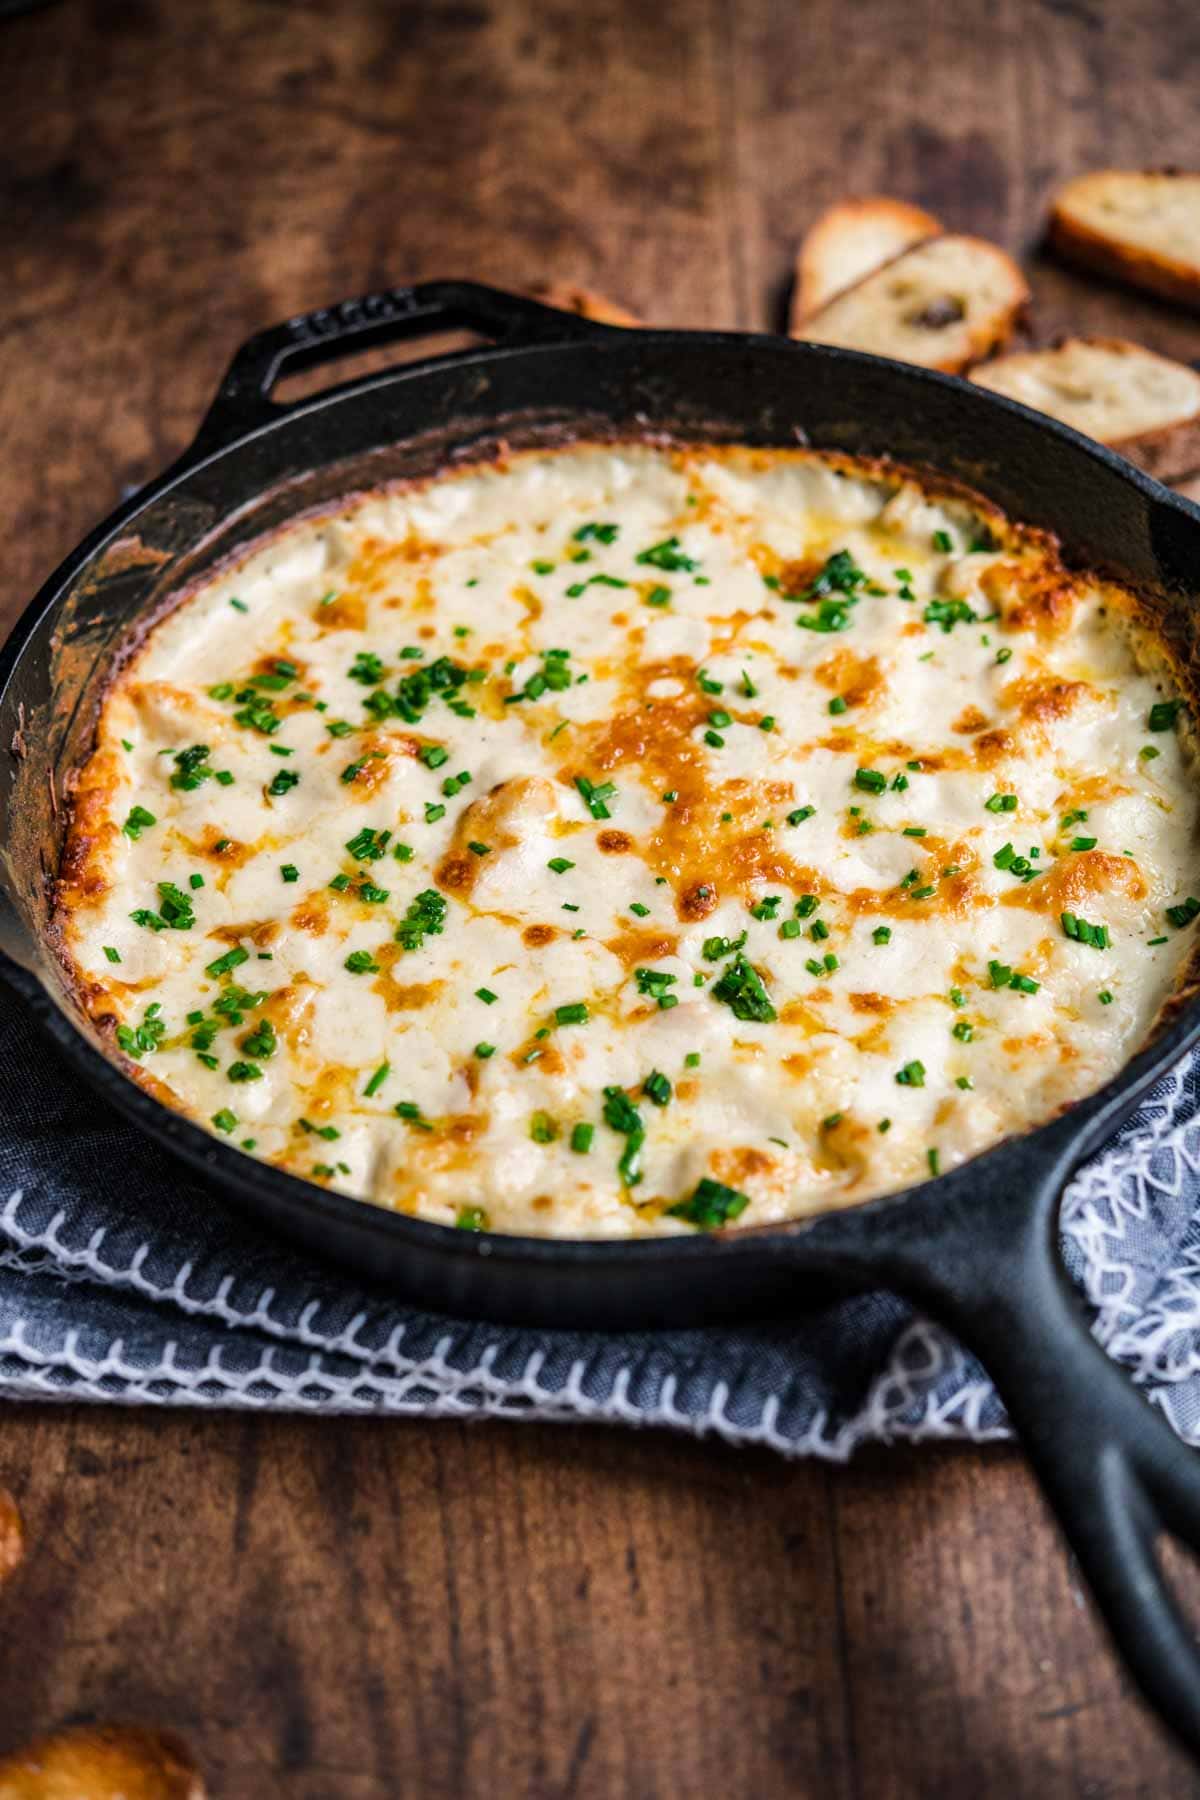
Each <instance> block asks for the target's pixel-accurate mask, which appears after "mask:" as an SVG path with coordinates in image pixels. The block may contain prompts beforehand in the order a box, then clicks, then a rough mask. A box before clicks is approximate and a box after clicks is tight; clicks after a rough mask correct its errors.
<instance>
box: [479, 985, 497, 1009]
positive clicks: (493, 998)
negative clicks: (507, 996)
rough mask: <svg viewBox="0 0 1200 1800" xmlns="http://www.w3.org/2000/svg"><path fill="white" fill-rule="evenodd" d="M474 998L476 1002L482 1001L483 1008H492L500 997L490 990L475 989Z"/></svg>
mask: <svg viewBox="0 0 1200 1800" xmlns="http://www.w3.org/2000/svg"><path fill="white" fill-rule="evenodd" d="M475 998H476V999H477V1000H482V1001H483V1004H484V1005H485V1006H494V1005H495V1004H496V1002H497V1000H498V999H499V998H500V996H499V994H493V992H492V990H491V988H476V989H475Z"/></svg>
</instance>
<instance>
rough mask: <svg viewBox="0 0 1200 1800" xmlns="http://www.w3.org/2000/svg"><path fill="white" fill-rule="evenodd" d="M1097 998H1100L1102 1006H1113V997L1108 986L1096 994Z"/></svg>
mask: <svg viewBox="0 0 1200 1800" xmlns="http://www.w3.org/2000/svg"><path fill="white" fill-rule="evenodd" d="M1096 998H1097V1000H1099V1002H1100V1004H1101V1006H1111V1005H1112V1003H1113V997H1112V994H1111V993H1110V991H1109V990H1108V988H1101V990H1100V992H1099V993H1098V994H1097V995H1096Z"/></svg>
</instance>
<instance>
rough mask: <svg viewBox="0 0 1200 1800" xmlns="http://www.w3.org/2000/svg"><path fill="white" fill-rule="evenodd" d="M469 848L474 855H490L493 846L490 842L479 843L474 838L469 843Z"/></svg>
mask: <svg viewBox="0 0 1200 1800" xmlns="http://www.w3.org/2000/svg"><path fill="white" fill-rule="evenodd" d="M467 849H468V850H469V851H470V852H471V854H472V856H490V855H491V853H492V846H491V845H490V844H477V843H476V842H475V840H474V839H473V838H472V839H471V841H470V842H469V843H468V845H467Z"/></svg>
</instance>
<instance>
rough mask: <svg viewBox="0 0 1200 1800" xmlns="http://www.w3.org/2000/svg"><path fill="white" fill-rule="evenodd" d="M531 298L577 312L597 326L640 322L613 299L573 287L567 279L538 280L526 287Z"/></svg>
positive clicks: (544, 303)
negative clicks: (528, 287)
mask: <svg viewBox="0 0 1200 1800" xmlns="http://www.w3.org/2000/svg"><path fill="white" fill-rule="evenodd" d="M528 292H529V296H530V298H531V299H532V300H540V301H541V302H542V305H543V306H557V307H558V308H559V309H560V310H561V311H562V312H573V313H578V314H579V317H580V318H581V319H595V321H596V323H597V324H598V325H640V324H641V322H642V321H641V320H640V319H639V318H637V317H636V315H635V314H633V313H631V312H626V310H625V308H624V307H623V306H618V305H617V303H616V301H615V300H606V299H605V297H604V295H603V294H597V293H596V292H595V290H594V289H592V288H585V287H576V286H575V284H574V283H573V282H570V281H539V282H536V283H535V284H534V286H533V287H531V288H530V289H529V290H528Z"/></svg>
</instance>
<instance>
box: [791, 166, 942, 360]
mask: <svg viewBox="0 0 1200 1800" xmlns="http://www.w3.org/2000/svg"><path fill="white" fill-rule="evenodd" d="M941 231H942V226H941V222H940V221H939V220H937V219H935V218H934V216H933V214H932V213H927V212H923V211H922V210H921V208H920V207H919V206H910V205H909V203H908V201H907V200H887V199H885V198H883V197H882V196H875V197H872V198H870V199H864V200H840V201H838V203H837V205H836V206H830V207H827V208H826V210H825V211H824V212H823V213H822V214H821V216H820V218H819V219H817V220H816V221H815V222H814V223H813V224H812V225H810V226H809V228H808V230H807V231H806V232H805V234H804V238H803V241H802V243H801V245H800V249H799V252H798V254H797V256H796V280H795V283H794V285H793V287H792V309H791V325H790V330H791V333H792V336H793V337H798V336H799V335H800V327H801V326H802V325H803V323H804V321H805V320H806V319H811V317H812V315H813V314H814V313H815V312H819V311H820V310H821V308H822V307H823V306H825V305H826V304H827V303H828V302H829V301H830V300H832V299H833V297H834V295H835V294H840V293H842V292H843V291H844V289H846V288H848V287H853V286H854V284H855V282H856V281H861V280H862V278H863V276H864V275H869V274H870V273H871V270H872V269H877V268H879V266H880V264H881V263H886V262H891V260H892V258H893V257H894V256H899V255H900V253H901V251H903V250H908V249H910V248H911V246H912V245H913V244H920V243H922V242H924V240H925V239H926V238H931V237H938V236H939V235H940V234H941Z"/></svg>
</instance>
